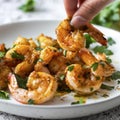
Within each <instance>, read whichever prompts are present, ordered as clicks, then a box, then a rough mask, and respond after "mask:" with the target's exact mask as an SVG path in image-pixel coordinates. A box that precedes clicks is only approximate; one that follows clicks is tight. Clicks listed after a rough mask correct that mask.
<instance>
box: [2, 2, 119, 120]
mask: <svg viewBox="0 0 120 120" xmlns="http://www.w3.org/2000/svg"><path fill="white" fill-rule="evenodd" d="M24 1H25V0H0V24H5V23H12V22H16V21H25V20H33V19H37V20H38V19H39V20H52V19H54V20H56V19H57V20H62V19H64V18H65V17H66V13H65V10H64V6H63V1H62V0H36V3H37V4H36V10H35V11H34V12H28V13H24V12H22V11H21V10H19V9H18V7H19V6H20V5H21V4H22V3H23V2H24ZM3 109H4V108H3ZM0 111H1V112H0V120H36V119H33V118H24V117H20V116H15V115H10V114H8V113H4V112H2V110H0ZM67 120H70V119H67ZM74 120H120V106H117V107H115V108H113V109H111V110H108V111H106V112H102V113H99V114H96V115H91V116H86V117H82V118H76V119H74Z"/></svg>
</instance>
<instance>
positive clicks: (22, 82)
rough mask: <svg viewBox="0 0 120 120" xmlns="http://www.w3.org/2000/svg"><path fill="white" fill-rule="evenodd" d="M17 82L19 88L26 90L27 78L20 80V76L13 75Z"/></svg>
mask: <svg viewBox="0 0 120 120" xmlns="http://www.w3.org/2000/svg"><path fill="white" fill-rule="evenodd" d="M14 75H15V78H16V80H17V84H18V86H19V87H20V88H23V89H27V86H26V84H27V78H22V77H21V76H19V75H17V74H14Z"/></svg>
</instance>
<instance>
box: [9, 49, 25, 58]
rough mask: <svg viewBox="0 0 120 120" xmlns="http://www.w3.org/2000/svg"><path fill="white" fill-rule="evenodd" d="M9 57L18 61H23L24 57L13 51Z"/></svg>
mask: <svg viewBox="0 0 120 120" xmlns="http://www.w3.org/2000/svg"><path fill="white" fill-rule="evenodd" d="M11 57H12V58H16V59H18V60H24V56H23V55H21V54H19V53H17V52H16V51H14V52H13V53H11Z"/></svg>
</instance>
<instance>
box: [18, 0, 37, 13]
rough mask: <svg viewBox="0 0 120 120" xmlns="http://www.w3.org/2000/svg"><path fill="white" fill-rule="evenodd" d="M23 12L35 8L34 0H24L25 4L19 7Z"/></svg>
mask: <svg viewBox="0 0 120 120" xmlns="http://www.w3.org/2000/svg"><path fill="white" fill-rule="evenodd" d="M19 9H20V10H22V11H23V12H30V11H34V10H35V1H34V0H26V2H25V4H23V5H21V6H20V7H19Z"/></svg>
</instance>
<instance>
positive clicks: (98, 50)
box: [93, 46, 113, 56]
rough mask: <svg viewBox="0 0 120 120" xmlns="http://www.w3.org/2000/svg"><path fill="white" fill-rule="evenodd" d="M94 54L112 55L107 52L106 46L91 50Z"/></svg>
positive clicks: (110, 52) (109, 51)
mask: <svg viewBox="0 0 120 120" xmlns="http://www.w3.org/2000/svg"><path fill="white" fill-rule="evenodd" d="M93 51H94V52H95V53H105V54H106V55H108V56H109V55H113V52H112V51H111V50H109V49H108V48H107V47H106V46H96V47H95V48H93Z"/></svg>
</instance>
